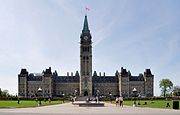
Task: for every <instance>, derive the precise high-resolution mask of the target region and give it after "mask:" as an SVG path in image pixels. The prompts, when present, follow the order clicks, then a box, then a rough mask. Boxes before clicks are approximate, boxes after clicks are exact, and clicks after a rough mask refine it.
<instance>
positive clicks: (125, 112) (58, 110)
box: [0, 103, 180, 115]
mask: <svg viewBox="0 0 180 115" xmlns="http://www.w3.org/2000/svg"><path fill="white" fill-rule="evenodd" d="M44 114H45V115H67V114H68V115H74V114H77V115H79V114H83V115H90V114H91V115H92V114H93V115H132V114H141V115H145V114H147V115H180V110H173V109H152V108H139V107H130V106H124V107H123V108H122V107H116V106H115V105H114V104H110V103H105V107H79V106H74V105H72V104H71V103H65V104H59V105H51V106H44V107H35V108H15V109H0V115H44Z"/></svg>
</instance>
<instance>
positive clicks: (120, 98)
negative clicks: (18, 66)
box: [119, 96, 123, 107]
mask: <svg viewBox="0 0 180 115" xmlns="http://www.w3.org/2000/svg"><path fill="white" fill-rule="evenodd" d="M119 104H120V107H123V97H122V96H120V97H119Z"/></svg>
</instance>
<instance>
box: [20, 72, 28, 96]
mask: <svg viewBox="0 0 180 115" xmlns="http://www.w3.org/2000/svg"><path fill="white" fill-rule="evenodd" d="M27 80H28V71H27V70H26V69H21V71H20V74H19V75H18V96H23V97H27V96H28V88H27V87H28V81H27Z"/></svg>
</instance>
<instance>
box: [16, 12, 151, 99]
mask: <svg viewBox="0 0 180 115" xmlns="http://www.w3.org/2000/svg"><path fill="white" fill-rule="evenodd" d="M39 88H41V89H42V94H43V96H49V97H60V96H62V95H65V96H73V95H75V94H76V95H78V96H94V95H96V93H97V91H98V93H99V95H104V96H108V95H109V94H111V95H113V96H117V95H119V96H123V97H132V96H133V95H134V94H133V89H136V91H137V94H138V95H141V96H145V97H152V96H154V75H153V74H152V73H151V70H150V69H145V71H144V73H142V74H139V75H138V76H133V75H131V72H130V71H127V70H126V69H125V68H123V67H121V69H120V70H118V71H116V72H115V74H114V75H112V76H106V75H105V73H102V74H101V73H99V74H97V72H96V71H94V72H92V36H91V33H90V30H89V26H88V20H87V16H85V19H84V25H83V29H82V33H81V35H80V72H79V71H76V72H75V74H73V73H72V72H71V73H69V72H68V73H67V75H66V76H61V75H58V73H57V71H54V72H52V70H51V67H49V68H47V69H45V70H43V71H42V72H41V73H29V72H28V71H27V69H25V68H23V69H21V71H20V73H19V74H18V96H21V97H26V98H29V97H32V96H33V95H35V94H36V93H37V90H38V89H39Z"/></svg>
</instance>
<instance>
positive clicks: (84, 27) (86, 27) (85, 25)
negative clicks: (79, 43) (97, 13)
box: [82, 16, 90, 33]
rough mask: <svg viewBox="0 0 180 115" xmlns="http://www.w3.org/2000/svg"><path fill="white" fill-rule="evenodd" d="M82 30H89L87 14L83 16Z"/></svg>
mask: <svg viewBox="0 0 180 115" xmlns="http://www.w3.org/2000/svg"><path fill="white" fill-rule="evenodd" d="M82 32H83V33H84V32H85V33H86V32H90V30H89V26H88V20H87V16H85V18H84V26H83V30H82Z"/></svg>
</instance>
